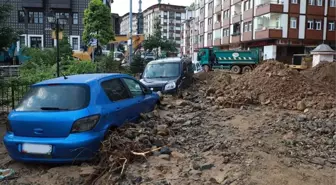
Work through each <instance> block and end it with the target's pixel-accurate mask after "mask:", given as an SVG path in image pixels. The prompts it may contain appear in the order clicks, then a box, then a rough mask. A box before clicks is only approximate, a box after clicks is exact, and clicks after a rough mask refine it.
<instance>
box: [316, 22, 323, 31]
mask: <svg viewBox="0 0 336 185" xmlns="http://www.w3.org/2000/svg"><path fill="white" fill-rule="evenodd" d="M321 28H322V21H315V29H316V30H321Z"/></svg>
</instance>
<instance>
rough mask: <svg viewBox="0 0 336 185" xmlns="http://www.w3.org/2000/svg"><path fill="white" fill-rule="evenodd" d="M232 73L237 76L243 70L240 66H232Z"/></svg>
mask: <svg viewBox="0 0 336 185" xmlns="http://www.w3.org/2000/svg"><path fill="white" fill-rule="evenodd" d="M231 71H232V72H233V73H235V74H239V73H240V72H241V68H240V67H239V66H232V67H231Z"/></svg>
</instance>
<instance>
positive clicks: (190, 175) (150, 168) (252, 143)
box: [0, 100, 336, 185]
mask: <svg viewBox="0 0 336 185" xmlns="http://www.w3.org/2000/svg"><path fill="white" fill-rule="evenodd" d="M169 102H170V103H169V105H168V106H166V107H165V108H164V109H166V110H158V112H159V114H160V116H161V118H165V117H166V118H167V119H170V120H172V123H170V124H169V125H170V126H169V127H168V129H169V133H170V134H169V136H167V137H168V141H169V143H170V147H169V149H170V150H172V153H171V155H169V156H167V155H164V154H160V153H154V155H151V156H147V158H146V159H142V160H141V159H140V160H138V161H136V162H134V163H133V164H130V165H129V166H128V167H127V169H125V170H126V171H125V177H124V178H123V179H122V180H119V184H158V185H159V184H172V185H174V184H190V185H197V184H232V185H233V184H234V185H240V184H241V185H243V184H244V185H254V184H261V185H269V184H274V185H298V184H305V185H318V184H321V185H322V184H323V185H334V184H335V183H336V179H335V178H336V176H335V175H336V174H335V172H336V171H335V170H336V159H335V156H336V152H335V142H336V135H335V134H336V133H335V123H336V117H335V114H336V110H327V111H317V112H314V111H313V110H311V111H309V112H306V113H302V112H297V111H284V110H280V109H272V108H271V107H260V106H258V107H255V106H246V107H241V108H240V109H232V108H220V107H217V106H206V107H202V106H199V105H195V104H192V103H190V102H189V101H186V100H174V101H173V100H169ZM195 106H196V108H195ZM158 124H165V123H158ZM0 130H1V132H0V133H1V138H2V136H3V134H4V132H5V125H4V124H0ZM140 158H142V157H140ZM0 161H1V162H0V164H1V166H2V168H12V169H14V170H15V172H16V173H15V176H13V179H11V180H6V181H2V182H0V184H41V185H42V184H43V185H49V184H50V185H52V184H55V185H56V184H82V183H84V182H85V181H86V178H87V174H86V176H81V174H80V173H81V172H82V171H83V170H84V169H86V168H87V167H88V166H89V165H90V164H87V163H84V164H79V165H62V166H48V165H39V164H22V163H18V162H15V161H11V160H10V158H9V157H8V155H7V153H6V150H5V148H4V145H3V144H2V143H1V144H0ZM117 177H118V173H112V174H109V177H107V176H106V175H105V178H102V179H104V180H100V181H97V184H105V183H104V182H108V179H115V178H117Z"/></svg>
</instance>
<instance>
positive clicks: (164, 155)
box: [159, 154, 170, 161]
mask: <svg viewBox="0 0 336 185" xmlns="http://www.w3.org/2000/svg"><path fill="white" fill-rule="evenodd" d="M159 158H160V159H164V160H167V161H169V160H170V155H168V154H161V155H159Z"/></svg>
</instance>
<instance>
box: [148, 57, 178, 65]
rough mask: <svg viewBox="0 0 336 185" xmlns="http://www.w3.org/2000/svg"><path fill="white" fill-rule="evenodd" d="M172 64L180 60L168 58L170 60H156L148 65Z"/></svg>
mask: <svg viewBox="0 0 336 185" xmlns="http://www.w3.org/2000/svg"><path fill="white" fill-rule="evenodd" d="M170 62H171V63H174V62H182V59H181V58H179V57H170V58H162V59H158V60H153V61H151V62H149V63H148V64H159V63H170Z"/></svg>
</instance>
